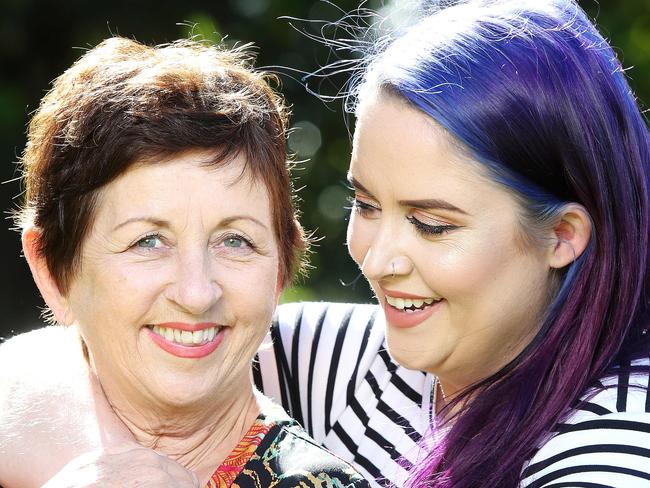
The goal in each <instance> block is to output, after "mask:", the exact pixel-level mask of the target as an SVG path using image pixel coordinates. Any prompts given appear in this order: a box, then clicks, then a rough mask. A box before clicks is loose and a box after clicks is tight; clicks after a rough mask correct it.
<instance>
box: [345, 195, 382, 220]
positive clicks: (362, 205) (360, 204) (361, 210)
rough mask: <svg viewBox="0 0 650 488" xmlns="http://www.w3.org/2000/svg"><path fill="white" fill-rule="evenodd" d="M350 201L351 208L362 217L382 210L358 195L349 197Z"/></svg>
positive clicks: (370, 215)
mask: <svg viewBox="0 0 650 488" xmlns="http://www.w3.org/2000/svg"><path fill="white" fill-rule="evenodd" d="M348 202H350V209H351V210H352V211H353V212H355V213H358V214H359V215H361V216H362V217H372V216H373V215H374V214H375V213H376V212H379V211H381V209H379V208H377V207H375V206H374V205H371V204H369V203H367V202H364V201H363V200H359V199H358V198H356V197H350V198H348Z"/></svg>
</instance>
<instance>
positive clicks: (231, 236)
mask: <svg viewBox="0 0 650 488" xmlns="http://www.w3.org/2000/svg"><path fill="white" fill-rule="evenodd" d="M147 239H158V240H159V241H161V242H164V238H163V236H162V235H161V234H159V233H157V232H153V233H151V234H147V235H145V236H142V237H140V238H139V239H138V240H136V241H135V242H134V243H133V244H131V245H130V246H129V249H133V248H137V247H138V244H139V243H141V242H143V241H145V240H147ZM228 239H238V240H240V241H242V242H244V243H245V244H246V246H248V247H249V248H250V249H252V250H257V247H256V246H255V244H253V242H252V241H251V240H250V239H248V238H247V237H244V236H243V235H241V234H235V233H230V234H226V235H225V236H223V237H222V238H221V240H220V242H221V243H223V242H225V241H227V240H228ZM142 249H154V248H148V247H142Z"/></svg>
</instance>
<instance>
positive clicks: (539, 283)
mask: <svg viewBox="0 0 650 488" xmlns="http://www.w3.org/2000/svg"><path fill="white" fill-rule="evenodd" d="M349 179H350V182H351V183H352V185H353V187H354V190H355V202H354V206H353V211H352V215H351V218H350V223H349V227H348V247H349V251H350V254H351V255H352V257H353V258H354V260H355V261H356V262H357V264H358V265H359V267H360V268H361V270H362V272H363V274H364V275H365V277H366V278H367V279H368V281H369V282H370V284H371V286H372V288H373V290H374V292H375V294H376V296H377V299H378V301H379V303H380V304H381V306H382V307H383V310H384V312H385V317H386V324H387V340H388V345H389V348H390V353H391V354H392V356H393V357H394V358H395V359H396V360H397V361H399V362H400V363H401V364H403V365H404V366H406V367H409V368H413V369H419V370H426V371H429V372H432V373H434V374H437V375H439V376H440V377H441V378H442V379H443V380H446V381H447V384H449V385H450V386H453V387H456V388H462V387H464V386H467V385H468V384H470V383H472V382H474V381H477V380H479V379H481V378H484V377H486V376H487V375H489V374H490V373H493V372H495V371H496V370H498V369H499V368H500V367H501V366H503V365H504V364H505V363H507V362H508V361H509V360H511V359H512V358H514V356H516V355H517V354H518V353H519V352H520V351H521V350H522V349H523V348H524V347H525V345H526V344H527V343H528V342H529V341H530V340H531V339H532V337H533V335H534V334H535V332H536V330H537V327H538V324H539V317H540V315H541V313H542V311H543V309H544V306H545V304H546V302H547V296H548V289H549V286H550V280H549V276H550V274H549V273H550V266H549V263H548V256H549V254H550V251H549V249H548V248H540V247H539V246H536V247H533V246H531V245H529V244H526V243H525V242H526V240H525V239H523V233H522V226H521V223H520V222H521V221H520V217H519V208H520V207H519V205H518V203H517V202H516V200H515V198H514V197H513V196H512V194H511V193H509V192H508V191H507V190H506V189H504V188H503V187H502V186H499V185H497V184H496V183H494V182H493V181H491V180H490V179H489V178H488V177H487V176H486V173H485V171H484V170H483V169H482V167H481V166H480V165H479V163H477V162H475V161H472V160H471V159H470V157H468V156H466V155H465V154H464V152H463V151H462V150H461V149H459V148H458V146H456V145H455V144H454V142H453V141H452V139H451V137H450V136H449V135H448V134H447V133H445V131H444V130H442V129H441V128H440V127H439V126H438V125H436V124H435V123H434V122H433V120H432V119H430V118H429V117H428V116H426V115H425V114H424V113H422V112H420V111H418V110H416V109H415V108H412V107H410V106H408V105H407V104H406V103H405V102H403V101H401V100H399V99H397V98H396V97H394V96H391V95H385V94H382V93H381V92H380V93H378V94H375V95H374V96H372V97H370V98H369V99H366V100H364V101H363V102H362V105H361V107H360V110H359V114H358V120H357V129H356V133H355V137H354V148H353V152H352V161H351V166H350V173H349Z"/></svg>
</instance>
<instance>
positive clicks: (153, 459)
mask: <svg viewBox="0 0 650 488" xmlns="http://www.w3.org/2000/svg"><path fill="white" fill-rule="evenodd" d="M199 486H200V484H199V480H198V478H197V477H196V475H195V474H194V473H192V472H191V471H189V470H187V469H185V468H184V467H183V466H181V465H180V464H178V463H177V462H175V461H173V460H172V459H170V458H168V457H166V456H164V455H161V454H158V453H157V452H155V451H152V450H151V449H146V448H144V447H127V448H116V447H114V448H108V449H101V450H98V451H94V452H89V453H86V454H82V455H81V456H79V457H77V458H75V459H73V460H72V461H70V462H69V463H68V464H67V465H66V466H65V467H64V468H63V469H62V470H61V471H59V472H58V473H57V474H56V475H55V476H54V477H52V478H51V479H50V480H49V481H48V482H47V483H46V484H45V485H44V486H43V487H42V488H90V487H95V488H130V487H138V488H163V487H164V488H198V487H199Z"/></svg>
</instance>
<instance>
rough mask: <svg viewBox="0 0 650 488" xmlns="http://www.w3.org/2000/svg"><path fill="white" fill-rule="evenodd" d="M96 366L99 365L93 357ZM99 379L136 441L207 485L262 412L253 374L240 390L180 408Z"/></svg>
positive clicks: (242, 382)
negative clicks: (157, 401) (156, 401)
mask: <svg viewBox="0 0 650 488" xmlns="http://www.w3.org/2000/svg"><path fill="white" fill-rule="evenodd" d="M90 369H91V372H92V373H93V374H96V373H95V368H94V366H93V363H92V357H91V358H90ZM97 379H98V381H99V383H100V384H101V387H102V390H103V392H104V395H105V396H106V399H107V400H108V403H109V404H110V406H111V408H112V409H113V411H114V412H115V414H116V416H117V417H118V418H119V419H120V420H121V421H122V422H123V423H124V425H126V427H127V428H128V429H129V431H131V433H132V434H133V437H134V438H135V440H136V442H137V443H138V444H140V445H141V446H143V447H146V448H149V449H154V450H156V451H157V452H158V453H160V454H164V455H166V456H168V457H169V458H171V459H173V460H175V461H176V462H178V463H179V464H181V465H182V466H184V467H185V468H186V469H189V470H190V471H192V472H194V473H195V474H196V475H197V477H198V478H199V480H200V481H201V483H202V484H205V483H207V482H208V480H209V479H210V477H211V476H212V474H213V473H214V471H215V470H216V469H217V467H219V466H220V465H221V463H222V462H223V460H224V459H225V458H226V457H227V456H228V455H229V454H230V453H231V452H232V450H233V449H234V448H235V447H236V446H237V444H238V443H239V441H240V440H241V438H242V437H243V436H244V434H245V433H246V432H247V431H248V429H249V428H250V426H251V425H252V424H253V423H254V422H255V419H256V418H257V416H258V415H259V414H260V412H261V407H260V402H263V400H264V399H263V398H262V397H261V394H260V393H259V392H257V391H256V390H255V389H254V387H253V385H252V382H251V378H250V376H249V375H246V377H244V378H240V379H239V381H236V382H233V384H235V385H239V386H238V387H237V390H236V391H233V390H223V391H220V392H219V393H218V395H217V396H215V397H212V398H210V399H209V400H206V401H203V402H201V403H197V404H189V405H187V406H183V407H179V406H177V405H166V404H164V403H161V402H159V403H155V404H154V403H153V402H150V401H147V400H150V399H143V398H142V397H136V396H135V395H133V394H129V392H125V391H124V390H123V389H120V388H111V385H109V384H103V383H102V382H101V380H100V375H97Z"/></svg>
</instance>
